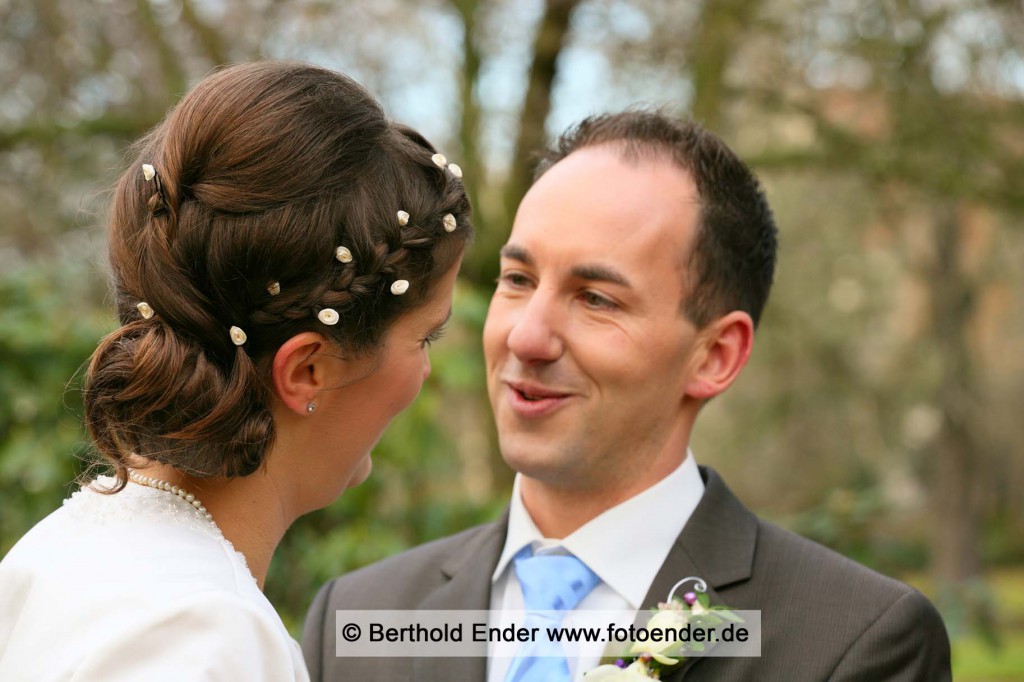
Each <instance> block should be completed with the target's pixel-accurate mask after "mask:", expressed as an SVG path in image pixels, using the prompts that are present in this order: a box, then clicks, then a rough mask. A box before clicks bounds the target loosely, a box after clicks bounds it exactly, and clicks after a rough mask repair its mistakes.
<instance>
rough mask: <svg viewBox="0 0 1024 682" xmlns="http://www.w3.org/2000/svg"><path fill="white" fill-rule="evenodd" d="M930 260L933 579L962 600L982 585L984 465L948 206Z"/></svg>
mask: <svg viewBox="0 0 1024 682" xmlns="http://www.w3.org/2000/svg"><path fill="white" fill-rule="evenodd" d="M935 218H936V224H935V234H936V242H935V246H936V254H935V260H934V263H933V266H932V267H931V268H930V272H929V273H928V286H929V288H930V290H931V304H932V318H933V324H932V328H931V332H932V337H933V343H934V344H935V345H936V347H937V348H938V349H939V354H940V356H941V357H942V359H943V363H944V371H943V374H942V382H941V384H940V386H939V388H938V391H937V394H936V403H937V406H938V408H939V410H940V412H941V414H942V429H941V431H940V433H939V436H938V439H937V445H936V448H935V467H934V486H933V487H932V488H931V490H932V495H931V497H932V499H931V502H932V508H933V511H934V528H933V533H934V539H933V547H934V553H935V554H934V558H933V572H934V575H935V579H936V584H937V586H938V587H939V589H940V590H941V592H940V594H943V595H948V596H950V597H952V599H954V600H959V599H963V598H964V597H965V596H966V595H965V594H963V592H964V590H965V589H968V588H969V587H970V586H971V584H972V583H974V582H975V581H977V580H978V579H980V577H981V548H980V545H981V542H980V536H981V531H980V529H981V509H980V504H979V503H980V500H979V496H978V493H979V491H980V490H981V489H982V487H983V485H984V481H985V480H986V476H985V469H986V462H987V461H988V458H987V457H985V456H984V452H983V448H984V445H983V439H982V438H980V437H979V436H978V435H977V430H978V428H979V426H980V416H981V415H979V414H978V413H977V407H976V406H977V405H978V404H979V396H978V390H977V382H976V380H975V370H974V367H973V365H974V362H973V359H972V353H971V349H970V347H969V345H968V332H969V331H970V329H971V322H972V318H973V316H974V313H975V308H976V301H977V300H978V296H977V291H976V290H975V289H976V288H975V286H974V284H973V282H971V281H970V279H969V277H968V276H966V275H965V274H964V273H963V271H962V265H961V262H962V256H961V251H962V248H963V244H962V240H963V226H962V225H961V214H960V213H959V212H958V210H957V206H956V204H955V203H954V202H952V201H949V200H947V201H941V202H938V206H937V207H936V208H935Z"/></svg>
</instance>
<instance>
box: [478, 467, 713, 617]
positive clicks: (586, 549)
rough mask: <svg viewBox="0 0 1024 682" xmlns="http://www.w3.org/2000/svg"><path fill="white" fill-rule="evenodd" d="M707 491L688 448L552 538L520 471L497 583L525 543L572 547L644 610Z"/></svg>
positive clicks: (540, 549)
mask: <svg viewBox="0 0 1024 682" xmlns="http://www.w3.org/2000/svg"><path fill="white" fill-rule="evenodd" d="M703 494H704V481H703V480H701V477H700V471H699V470H698V469H697V462H696V461H695V460H694V458H693V453H692V452H690V451H687V453H686V459H684V460H683V462H682V464H680V465H679V466H678V467H677V468H676V470H675V471H673V472H672V473H670V474H669V475H668V476H666V477H665V478H663V479H661V480H660V481H658V482H657V483H655V484H654V485H652V486H651V487H650V488H648V489H647V490H644V491H643V492H641V493H639V494H638V495H634V496H633V497H631V498H629V499H628V500H626V501H625V502H622V503H620V504H618V505H616V506H615V507H612V508H611V509H609V510H607V511H605V512H604V513H602V514H601V515H600V516H597V517H596V518H594V519H591V520H590V521H588V522H587V523H586V524H584V525H583V526H581V527H580V528H578V529H576V531H574V532H573V533H572V534H571V535H569V536H568V537H566V538H565V539H564V540H552V539H550V538H545V537H544V536H543V535H542V534H541V532H540V530H538V528H537V526H536V524H535V523H534V522H533V519H532V518H531V517H530V513H529V512H528V511H527V510H526V507H525V506H524V505H523V500H522V496H521V495H520V477H519V475H516V479H515V483H514V484H513V486H512V500H511V504H510V507H509V518H508V532H507V533H506V536H505V548H504V550H503V551H502V553H501V558H500V559H499V560H498V565H497V567H496V568H495V569H494V574H493V575H492V576H491V580H492V584H493V582H496V581H497V580H498V579H499V578H500V577H501V576H502V575H503V574H504V572H505V570H506V569H507V568H508V565H509V563H511V561H512V559H514V558H515V556H516V554H517V553H518V552H519V551H520V550H521V549H523V547H526V546H527V545H532V546H533V550H534V553H547V552H555V553H557V552H569V553H572V554H574V555H575V556H577V557H579V559H580V560H582V561H583V562H584V563H586V564H587V566H589V567H590V569H591V570H592V571H594V573H596V574H597V575H598V577H600V578H601V580H602V581H603V582H604V583H606V584H607V585H608V586H609V587H611V588H612V589H613V590H615V592H617V593H618V594H619V595H621V596H622V597H623V598H624V599H625V600H626V601H627V602H629V604H630V606H631V607H632V608H634V609H638V608H640V604H641V603H643V599H644V597H645V596H646V595H647V590H648V589H649V588H650V585H651V583H652V582H653V581H654V577H655V576H656V575H657V573H658V570H659V569H660V568H661V565H662V564H663V563H664V562H665V558H666V557H667V556H668V553H669V550H670V549H671V548H672V545H673V544H674V543H675V541H676V538H677V537H678V536H679V534H680V533H681V532H682V531H683V527H684V526H685V525H686V522H687V521H688V520H689V519H690V515H691V514H692V513H693V510H694V509H695V508H696V507H697V503H698V502H700V498H701V496H702V495H703Z"/></svg>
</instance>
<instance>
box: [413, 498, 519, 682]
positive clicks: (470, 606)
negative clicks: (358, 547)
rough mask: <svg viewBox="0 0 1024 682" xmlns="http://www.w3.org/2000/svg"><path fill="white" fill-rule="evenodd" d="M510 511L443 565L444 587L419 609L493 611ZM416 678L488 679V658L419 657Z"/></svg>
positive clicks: (427, 680) (428, 680)
mask: <svg viewBox="0 0 1024 682" xmlns="http://www.w3.org/2000/svg"><path fill="white" fill-rule="evenodd" d="M507 529H508V511H507V510H506V511H505V514H504V515H503V516H502V517H501V519H499V520H498V521H496V522H495V523H493V524H491V525H490V526H487V527H486V528H484V529H483V530H481V532H480V533H479V534H478V535H476V536H475V537H473V538H472V539H471V540H470V541H469V542H466V543H465V544H463V545H462V547H460V548H459V550H458V551H456V552H454V553H453V554H452V556H451V557H450V558H449V559H448V560H447V561H446V562H445V563H444V564H443V565H442V566H441V573H442V574H443V576H444V578H445V582H444V584H442V585H441V586H440V587H438V588H437V589H436V590H434V591H432V592H430V593H429V594H427V595H426V596H424V598H423V601H422V602H421V603H420V604H419V605H418V606H417V609H420V610H448V611H483V610H487V609H490V608H491V574H492V573H494V567H495V566H497V564H498V558H499V557H500V556H501V550H502V549H503V548H504V546H505V532H506V530H507ZM413 679H414V680H417V681H421V682H440V681H442V680H443V681H445V682H447V681H448V680H481V681H482V680H486V679H487V659H486V658H441V657H433V658H416V659H413Z"/></svg>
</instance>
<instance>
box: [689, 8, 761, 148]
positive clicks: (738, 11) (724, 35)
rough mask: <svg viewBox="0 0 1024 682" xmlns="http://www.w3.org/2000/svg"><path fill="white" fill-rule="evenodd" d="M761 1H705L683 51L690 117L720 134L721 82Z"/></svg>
mask: <svg viewBox="0 0 1024 682" xmlns="http://www.w3.org/2000/svg"><path fill="white" fill-rule="evenodd" d="M761 2H762V0H721V1H713V0H705V2H704V5H703V6H702V8H701V13H700V17H699V18H698V20H697V32H696V34H695V35H694V38H693V40H692V41H691V42H690V47H689V49H687V50H686V56H687V62H688V63H687V64H685V65H684V66H685V67H686V68H688V69H689V71H690V74H691V79H692V81H693V103H692V105H691V107H690V111H691V115H692V116H693V118H694V119H695V120H696V121H697V122H699V123H701V124H702V125H703V126H704V127H706V128H708V129H709V130H711V131H713V132H715V133H717V134H719V135H721V134H723V132H724V131H723V129H722V127H723V125H724V123H725V120H724V116H725V112H724V108H725V103H726V96H727V94H728V93H727V89H728V88H727V85H726V82H725V76H726V71H727V70H728V68H729V62H730V59H731V58H733V57H735V56H736V55H737V54H738V53H739V50H738V47H739V45H740V43H741V42H742V41H743V40H744V38H745V36H746V33H745V32H744V28H745V27H747V26H749V25H750V23H751V21H752V20H753V18H754V17H755V16H756V15H757V12H758V10H759V9H760V7H761Z"/></svg>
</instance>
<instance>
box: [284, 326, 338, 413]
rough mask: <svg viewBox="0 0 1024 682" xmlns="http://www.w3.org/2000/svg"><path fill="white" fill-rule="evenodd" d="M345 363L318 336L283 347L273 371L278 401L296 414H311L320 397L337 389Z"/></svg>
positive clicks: (294, 339) (305, 336) (301, 338)
mask: <svg viewBox="0 0 1024 682" xmlns="http://www.w3.org/2000/svg"><path fill="white" fill-rule="evenodd" d="M339 360H342V359H341V357H340V354H339V353H338V349H337V347H336V346H335V345H334V344H332V343H331V342H329V341H328V340H327V339H325V338H324V337H323V336H322V335H320V334H317V333H316V332H303V333H301V334H296V335H295V336H293V337H292V338H290V339H288V340H287V341H285V342H284V343H283V344H281V347H280V348H278V349H277V353H276V354H275V355H274V364H273V368H272V370H271V373H272V378H273V382H274V391H275V392H276V393H277V397H278V399H279V400H280V401H281V403H283V404H284V406H285V407H287V408H288V409H289V410H291V411H292V412H295V413H296V414H299V415H306V414H308V409H307V408H308V406H309V404H310V403H315V402H316V400H317V396H318V394H320V393H321V391H324V390H325V389H327V388H330V387H332V386H336V385H338V383H339V378H338V377H337V376H335V375H336V374H337V373H338V371H339V369H341V367H339V365H340V364H343V363H344V360H342V362H341V363H339V362H338V361H339Z"/></svg>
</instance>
